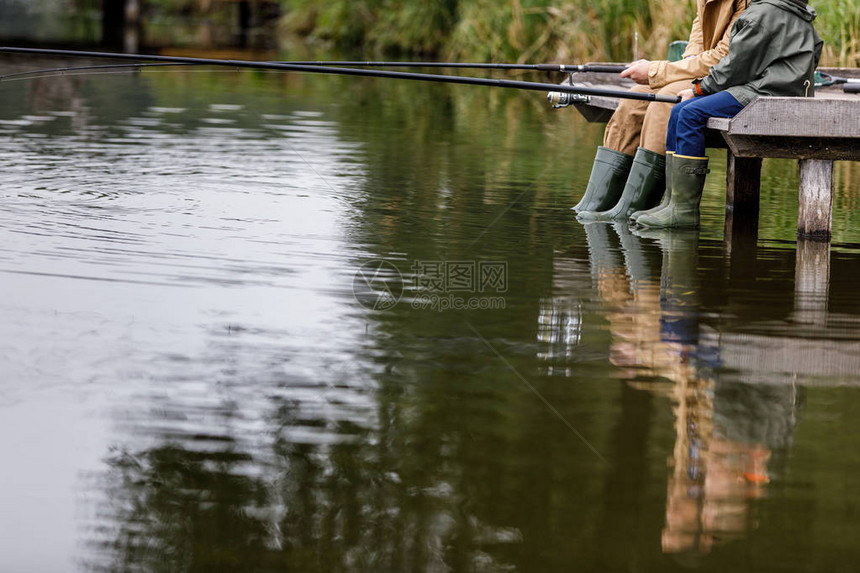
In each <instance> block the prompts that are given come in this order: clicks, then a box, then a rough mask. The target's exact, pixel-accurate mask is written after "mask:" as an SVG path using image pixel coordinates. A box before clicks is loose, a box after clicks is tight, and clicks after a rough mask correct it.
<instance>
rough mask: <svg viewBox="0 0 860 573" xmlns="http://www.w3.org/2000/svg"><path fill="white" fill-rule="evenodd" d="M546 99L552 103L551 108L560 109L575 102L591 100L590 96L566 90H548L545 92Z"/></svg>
mask: <svg viewBox="0 0 860 573" xmlns="http://www.w3.org/2000/svg"><path fill="white" fill-rule="evenodd" d="M546 99H547V100H548V101H549V103H551V104H552V109H561V108H563V107H567V106H569V105H573V104H575V103H589V102H591V96H586V95H582V94H570V93H567V92H549V93H548V94H546Z"/></svg>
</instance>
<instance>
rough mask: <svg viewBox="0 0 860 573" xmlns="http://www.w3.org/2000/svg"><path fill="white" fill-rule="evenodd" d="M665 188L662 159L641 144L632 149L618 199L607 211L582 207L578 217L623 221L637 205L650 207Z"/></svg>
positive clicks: (655, 202) (583, 219) (664, 165)
mask: <svg viewBox="0 0 860 573" xmlns="http://www.w3.org/2000/svg"><path fill="white" fill-rule="evenodd" d="M665 188H666V159H665V158H664V157H663V156H662V155H660V154H659V153H655V152H653V151H649V150H647V149H645V148H644V147H640V148H639V149H637V150H636V156H635V157H633V166H632V167H631V168H630V174H629V175H628V176H627V183H626V184H625V185H624V191H623V192H622V193H621V199H619V200H618V203H616V204H615V206H614V207H612V208H611V209H609V210H608V211H582V212H580V213H579V215H578V216H577V218H578V219H580V220H581V221H626V220H627V218H628V217H630V215H632V214H633V213H634V212H636V211H639V210H641V209H650V208H651V207H653V206H654V205H656V204H657V202H658V201H659V200H660V197H661V196H662V195H663V190H664V189H665Z"/></svg>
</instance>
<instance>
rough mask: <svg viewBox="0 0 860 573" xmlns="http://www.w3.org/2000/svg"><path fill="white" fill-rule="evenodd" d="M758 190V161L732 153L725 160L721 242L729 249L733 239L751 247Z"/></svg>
mask: <svg viewBox="0 0 860 573" xmlns="http://www.w3.org/2000/svg"><path fill="white" fill-rule="evenodd" d="M760 190H761V159H760V158H754V157H737V156H736V155H735V154H734V153H732V150H731V149H729V150H728V152H727V160H726V222H725V227H724V231H725V233H724V234H725V240H726V245H727V247H728V248H729V249H730V250H731V248H732V246H733V245H734V244H735V242H736V241H735V237H744V240H746V241H748V240H749V239H750V238H752V241H753V244H755V241H756V239H757V236H758V213H759V195H760Z"/></svg>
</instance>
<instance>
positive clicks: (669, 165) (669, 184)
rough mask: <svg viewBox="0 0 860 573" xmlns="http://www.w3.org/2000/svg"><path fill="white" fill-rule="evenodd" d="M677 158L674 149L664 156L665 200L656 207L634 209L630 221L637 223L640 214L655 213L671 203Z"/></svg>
mask: <svg viewBox="0 0 860 573" xmlns="http://www.w3.org/2000/svg"><path fill="white" fill-rule="evenodd" d="M674 158H675V152H674V151H667V152H666V157H664V158H663V159H664V161H665V162H666V167H665V173H666V191H665V192H664V193H663V200H662V201H660V203H659V204H658V205H657V206H656V207H651V208H650V209H643V210H642V211H634V212H633V213H631V214H630V218H629V221H630V222H631V223H635V222H636V219H638V218H639V217H640V216H642V215H644V214H646V213H648V214H653V213H656V212H657V211H660V210H661V209H663V207H665V206H666V205H668V204H669V198H670V197H671V196H672V160H673V159H674Z"/></svg>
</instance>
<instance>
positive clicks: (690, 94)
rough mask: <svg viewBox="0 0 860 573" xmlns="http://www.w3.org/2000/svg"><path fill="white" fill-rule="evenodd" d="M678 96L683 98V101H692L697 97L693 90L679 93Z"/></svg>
mask: <svg viewBox="0 0 860 573" xmlns="http://www.w3.org/2000/svg"><path fill="white" fill-rule="evenodd" d="M678 95H679V96H680V97H681V101H687V100H688V99H692V97H693V96H694V95H695V94H694V93H693V90H692V89H688V90H684V91H682V92H679V93H678Z"/></svg>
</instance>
